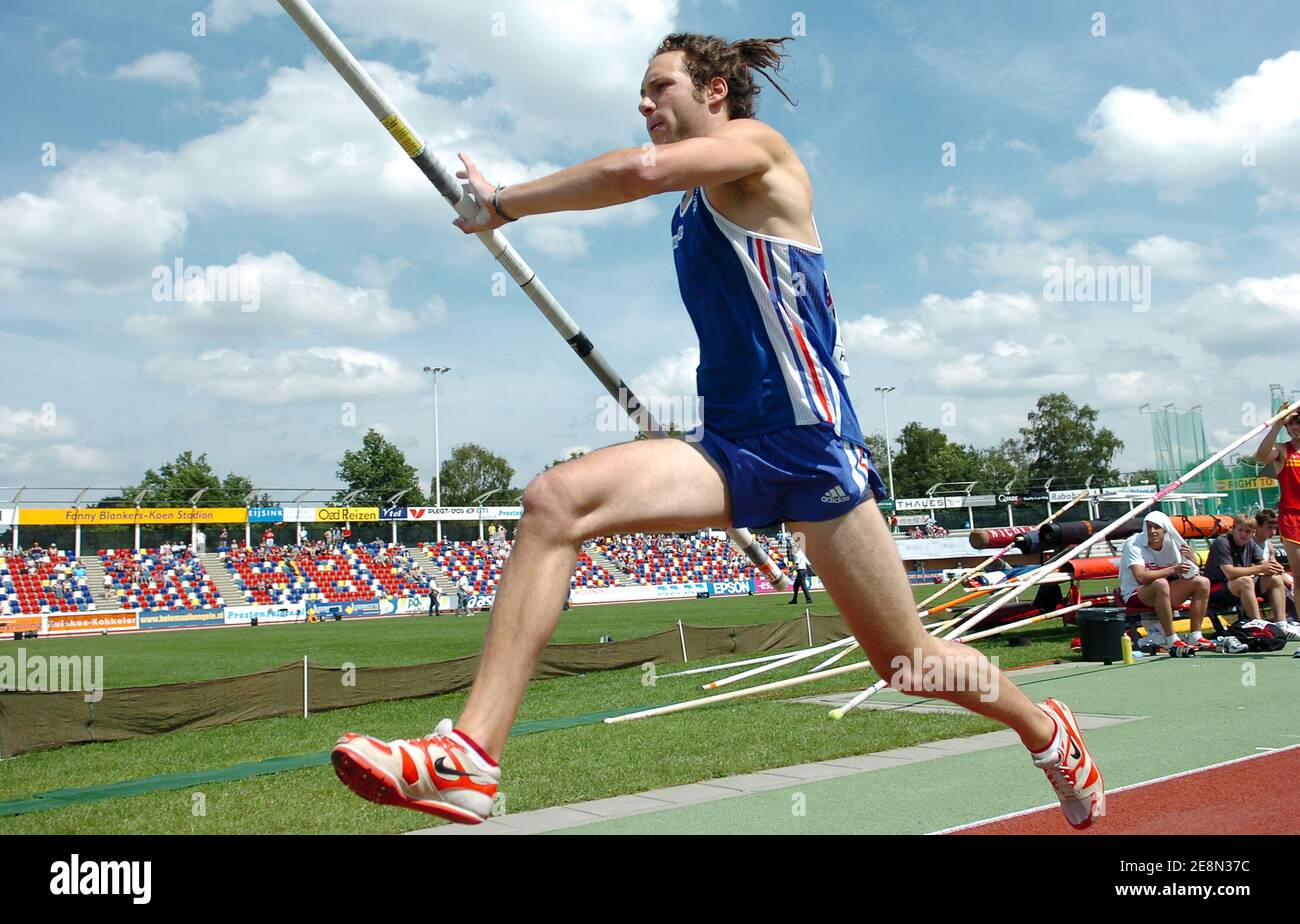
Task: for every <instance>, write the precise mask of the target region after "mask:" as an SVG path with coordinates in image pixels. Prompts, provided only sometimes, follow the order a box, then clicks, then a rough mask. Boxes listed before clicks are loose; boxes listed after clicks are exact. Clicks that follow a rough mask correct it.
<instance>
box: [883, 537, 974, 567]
mask: <svg viewBox="0 0 1300 924" xmlns="http://www.w3.org/2000/svg"><path fill="white" fill-rule="evenodd" d="M895 544H896V545H897V546H898V554H899V555H900V556H901V557H902V559H903V561H921V560H924V559H929V558H962V557H965V556H967V555H969V556H973V557H974V559H975V561H979V560H980V559H981V558H983V557H984V556H985V555H986V554H987V553H986V552H980V551H977V550H976V549H975V548H974V547H972V546H971V544H970V543H969V542H968V541H966V537H965V536H958V537H952V536H950V537H948V538H946V539H902V540H900V541H899V542H897V543H895ZM973 563H974V562H972V564H973Z"/></svg>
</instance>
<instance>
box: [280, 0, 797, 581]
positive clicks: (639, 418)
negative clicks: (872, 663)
mask: <svg viewBox="0 0 1300 924" xmlns="http://www.w3.org/2000/svg"><path fill="white" fill-rule="evenodd" d="M279 3H280V6H282V7H284V11H285V12H286V13H288V14H289V15H290V16H291V17H292V18H293V21H294V22H296V23H297V24H298V28H300V29H302V31H303V33H304V34H305V35H306V36H307V38H309V39H311V41H312V44H313V45H315V46H316V47H317V48H318V49H320V53H321V54H323V55H324V56H325V59H326V60H327V61H329V63H330V64H331V65H333V67H334V70H336V71H338V73H339V76H340V77H342V78H343V79H344V80H345V81H346V82H347V85H348V86H349V87H351V88H352V90H353V92H354V93H356V94H357V96H359V97H360V98H361V101H362V102H363V103H365V104H366V108H367V109H369V110H370V111H371V113H373V114H374V116H375V118H376V119H378V120H379V121H380V123H381V124H382V125H383V126H384V128H386V129H388V133H389V134H390V135H392V136H393V140H394V141H396V142H397V143H398V144H399V145H401V146H402V150H403V151H405V152H406V154H407V156H409V157H410V158H411V160H412V161H414V162H415V165H416V166H417V167H419V168H420V171H421V172H422V173H423V174H424V175H425V176H426V177H428V179H429V182H431V183H433V185H434V187H435V188H436V189H437V190H438V192H439V193H441V194H442V197H443V198H444V199H446V200H447V202H448V203H449V204H450V205H451V207H452V208H453V209H455V210H456V213H457V214H459V215H460V216H461V217H462V218H470V217H473V215H474V213H475V211H476V210H477V209H476V204H475V203H474V202H473V200H472V199H471V198H470V197H469V196H466V195H465V194H464V190H463V189H462V188H461V185H460V183H459V182H457V180H456V179H455V178H454V177H453V176H452V175H451V174H450V173H448V172H447V171H446V170H445V169H444V168H443V166H442V164H440V163H439V162H438V161H437V159H436V158H435V157H434V156H433V153H432V152H431V151H430V150H429V148H428V146H427V145H425V143H424V140H423V139H422V138H421V137H420V135H419V133H417V132H416V131H415V129H413V128H411V126H410V125H409V124H408V123H407V121H406V120H405V119H404V118H402V115H401V113H399V112H398V111H397V107H396V106H394V105H393V103H392V100H390V99H389V98H388V96H387V94H385V93H384V91H383V90H381V89H380V88H379V85H378V84H377V83H375V82H374V80H373V79H371V77H370V75H369V74H368V73H366V70H365V68H363V67H362V66H361V64H360V62H358V61H357V59H356V58H354V57H353V56H352V53H351V52H350V51H348V49H347V46H345V45H344V44H343V42H342V41H341V40H340V39H339V37H338V36H337V35H335V34H334V32H333V30H332V29H330V27H329V26H328V25H327V24H326V23H325V20H323V19H321V18H320V15H319V14H318V13H317V12H316V11H315V10H314V9H312V6H311V4H310V3H308V2H307V0H279ZM475 236H476V237H477V238H478V239H479V240H480V241H481V242H482V243H483V246H484V247H486V248H487V249H488V252H489V253H491V254H492V256H493V257H495V258H496V260H497V262H498V263H500V264H501V266H502V267H504V268H505V270H506V272H508V273H509V274H510V277H511V278H512V279H514V281H515V283H516V284H517V285H518V286H519V288H521V289H523V291H524V294H525V295H527V296H528V298H529V299H530V300H531V301H532V302H533V304H534V305H536V306H537V308H538V310H540V311H541V313H542V314H543V315H544V316H545V317H546V320H548V321H550V322H551V326H552V327H554V328H555V330H556V332H557V333H559V335H560V336H561V337H563V338H564V340H565V342H566V343H568V344H569V346H570V347H572V348H573V352H575V353H577V354H578V358H579V359H581V360H582V361H583V362H584V363H585V364H586V366H587V368H588V369H590V370H591V372H592V374H594V375H595V376H596V378H597V379H599V380H600V383H601V384H602V385H604V386H605V390H606V391H608V392H609V393H610V395H612V396H613V398H614V400H616V401H618V403H619V405H620V406H621V407H622V408H623V410H624V412H625V413H626V414H627V415H628V417H630V418H631V419H632V421H633V422H634V423H636V425H637V426H638V427H640V428H641V429H642V430H643V431H645V433H646V435H647V436H651V437H662V438H668V434H667V433H664V432H663V431H662V430H660V428H659V424H658V423H657V422H656V421H655V420H654V419H653V418H652V417H651V416H650V413H649V410H648V408H646V407H645V405H643V404H642V403H641V400H640V399H639V398H637V396H636V395H634V394H633V393H632V389H630V388H629V387H628V386H627V383H626V382H624V381H623V380H622V379H621V378H619V376H618V373H616V372H615V371H614V367H613V366H611V365H610V364H609V361H608V360H606V359H605V357H603V356H602V355H601V354H600V351H599V350H597V349H596V348H595V346H593V345H592V342H591V341H590V340H589V339H587V335H586V334H584V333H583V332H582V328H580V327H579V326H578V324H577V322H576V321H574V320H573V318H572V317H570V315H569V313H568V312H567V311H565V310H564V306H563V305H561V304H560V303H559V301H557V300H556V298H555V296H554V295H552V294H551V293H550V291H549V290H548V289H547V288H546V286H545V285H544V284H543V283H542V280H541V279H540V278H539V277H538V276H537V274H536V273H535V272H533V270H532V267H530V266H529V265H528V264H527V263H525V262H524V258H523V257H521V256H520V255H519V252H518V251H516V250H515V248H514V247H513V246H512V245H511V243H510V242H509V241H508V240H506V238H505V235H503V234H502V233H501V232H500V231H499V230H493V231H482V232H479V233H478V234H476V235H475ZM727 535H728V536H729V537H730V539H731V541H732V542H733V543H735V544H736V547H737V548H739V549H740V550H741V551H742V552H744V553H745V555H746V556H747V557H748V558H749V560H750V561H751V562H753V563H754V566H755V567H756V568H757V569H758V570H759V571H761V572H762V573H763V574H764V576H766V577H767V580H768V581H769V583H771V584H772V586H773V587H775V588H776V589H778V590H785V589H786V588H788V587H789V586H790V580H789V578H787V577H786V576H785V575H784V574H783V573H782V572H781V569H780V568H778V567H777V566H776V562H775V561H773V560H772V558H771V556H769V555H768V554H767V550H766V549H764V548H763V546H761V545H760V544H759V543H758V541H757V540H756V539H755V538H754V537H753V535H752V534H750V532H749V530H746V529H736V528H732V529H728V530H727Z"/></svg>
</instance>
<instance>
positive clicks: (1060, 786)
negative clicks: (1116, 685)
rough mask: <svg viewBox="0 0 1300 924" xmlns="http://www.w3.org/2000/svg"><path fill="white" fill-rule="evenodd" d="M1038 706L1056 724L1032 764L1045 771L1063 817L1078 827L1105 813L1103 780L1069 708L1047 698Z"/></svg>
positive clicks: (1104, 786) (1085, 825) (1088, 823)
mask: <svg viewBox="0 0 1300 924" xmlns="http://www.w3.org/2000/svg"><path fill="white" fill-rule="evenodd" d="M1038 708H1039V709H1042V710H1043V711H1044V712H1046V713H1047V714H1048V715H1049V716H1050V717H1051V718H1052V721H1053V722H1055V723H1056V736H1055V738H1053V740H1052V746H1051V747H1049V748H1048V749H1047V750H1046V751H1044V752H1043V753H1041V754H1036V755H1032V756H1033V761H1034V766H1036V767H1038V768H1039V769H1040V770H1042V771H1043V772H1044V773H1046V774H1047V779H1048V782H1050V783H1051V784H1052V789H1054V790H1056V796H1057V798H1058V799H1060V800H1061V811H1062V812H1063V813H1064V814H1065V820H1066V821H1068V822H1069V823H1070V825H1071V826H1072V827H1074V828H1078V829H1080V830H1082V829H1083V828H1087V827H1089V826H1090V825H1091V824H1092V823H1093V821H1094V820H1095V819H1097V818H1099V817H1101V816H1102V815H1105V814H1106V784H1105V781H1104V780H1103V779H1102V778H1101V770H1099V769H1098V768H1097V765H1096V764H1095V763H1094V762H1093V760H1092V755H1090V754H1089V753H1088V749H1087V748H1086V747H1085V746H1084V744H1083V735H1081V734H1080V733H1079V723H1078V722H1076V721H1075V719H1074V713H1073V712H1071V711H1070V707H1069V706H1067V705H1065V703H1062V702H1058V701H1057V700H1054V699H1049V700H1047V701H1046V702H1043V703H1040V704H1039V707H1038Z"/></svg>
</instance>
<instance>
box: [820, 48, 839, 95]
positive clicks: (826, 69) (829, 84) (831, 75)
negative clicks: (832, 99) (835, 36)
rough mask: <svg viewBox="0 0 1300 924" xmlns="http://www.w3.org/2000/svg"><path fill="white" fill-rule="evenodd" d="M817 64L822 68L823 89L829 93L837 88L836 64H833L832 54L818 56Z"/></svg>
mask: <svg viewBox="0 0 1300 924" xmlns="http://www.w3.org/2000/svg"><path fill="white" fill-rule="evenodd" d="M817 65H818V67H819V68H820V69H821V83H822V89H823V90H825V91H826V92H828V93H829V92H830V91H831V90H834V89H835V65H833V64H831V59H830V56H829V55H826V54H820V55H818V56H817Z"/></svg>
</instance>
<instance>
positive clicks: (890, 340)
mask: <svg viewBox="0 0 1300 924" xmlns="http://www.w3.org/2000/svg"><path fill="white" fill-rule="evenodd" d="M840 333H841V335H842V337H843V339H844V347H845V349H847V350H848V351H849V365H850V367H851V366H852V365H853V356H854V353H855V352H858V351H860V352H861V353H865V354H867V355H868V356H873V357H878V356H888V357H897V358H899V359H922V358H924V357H926V356H929V355H931V354H932V351H933V350H934V349H935V346H936V344H935V343H934V341H933V340H932V339H931V338H930V336H929V334H928V333H927V332H926V330H925V328H924V326H922V324H921V322H920V321H919V320H916V319H915V318H906V319H897V320H895V319H887V318H881V317H877V316H875V315H871V314H866V315H863V316H862V317H860V318H855V319H854V320H851V321H845V320H844V319H841V320H840Z"/></svg>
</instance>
